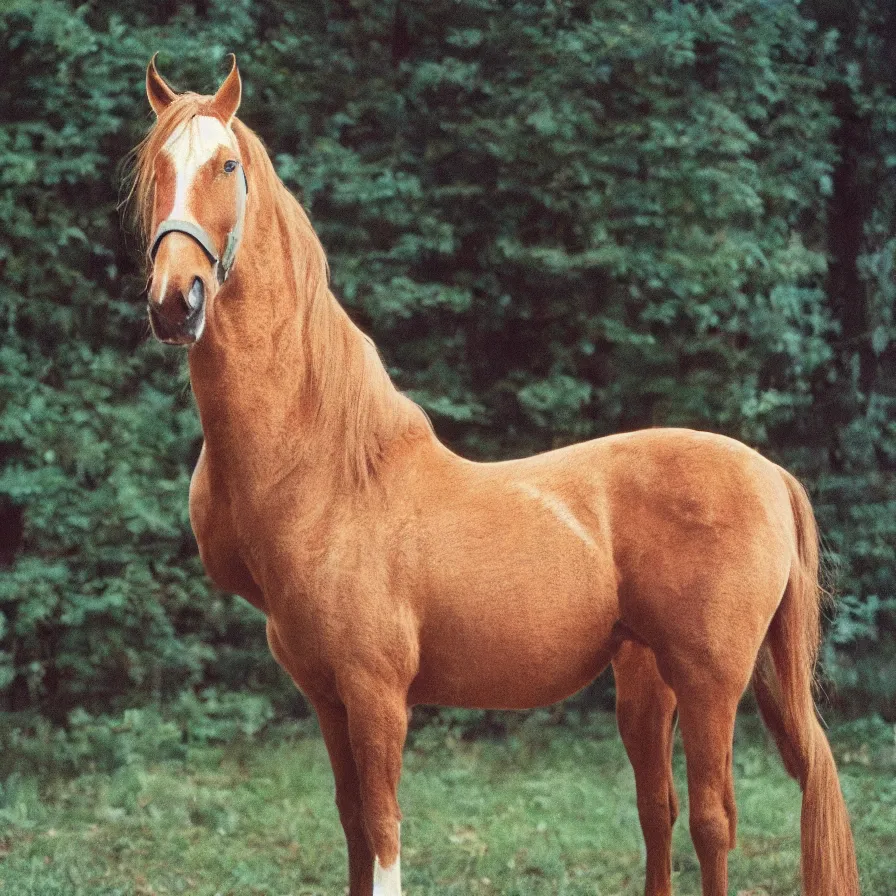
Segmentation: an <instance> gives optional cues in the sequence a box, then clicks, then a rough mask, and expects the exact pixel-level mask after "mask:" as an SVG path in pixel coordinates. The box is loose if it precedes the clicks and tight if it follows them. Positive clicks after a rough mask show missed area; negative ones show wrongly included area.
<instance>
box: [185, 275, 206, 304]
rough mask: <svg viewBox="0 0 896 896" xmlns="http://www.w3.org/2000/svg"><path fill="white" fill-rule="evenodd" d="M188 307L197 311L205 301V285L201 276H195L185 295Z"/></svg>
mask: <svg viewBox="0 0 896 896" xmlns="http://www.w3.org/2000/svg"><path fill="white" fill-rule="evenodd" d="M185 299H186V303H187V307H188V308H189V309H190V310H191V311H197V310H198V309H200V308H201V307H202V305H203V304H204V302H205V286H204V285H203V283H202V280H200V279H199V277H194V278H193V285H192V286H191V287H190V291H189V292H188V293H187V295H186V296H185Z"/></svg>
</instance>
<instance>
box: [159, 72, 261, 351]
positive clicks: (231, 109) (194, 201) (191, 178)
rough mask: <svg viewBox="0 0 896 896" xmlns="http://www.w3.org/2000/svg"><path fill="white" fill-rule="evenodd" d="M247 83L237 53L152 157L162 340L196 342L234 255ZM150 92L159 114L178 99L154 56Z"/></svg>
mask: <svg viewBox="0 0 896 896" xmlns="http://www.w3.org/2000/svg"><path fill="white" fill-rule="evenodd" d="M241 89H242V88H241V83H240V74H239V71H238V70H237V66H236V57H234V59H233V67H232V68H231V70H230V74H229V75H228V76H227V78H226V79H225V81H224V83H223V84H222V85H221V87H220V88H219V89H218V92H217V93H216V94H215V95H214V97H210V98H209V99H208V101H207V102H205V103H203V105H202V106H201V107H200V111H199V113H198V114H195V115H193V116H191V117H189V118H185V119H183V120H182V121H180V122H179V124H178V125H177V126H176V127H174V128H173V130H172V131H171V134H170V136H168V138H167V139H166V140H165V142H164V144H163V145H162V147H161V150H160V151H159V152H157V153H156V154H155V156H154V158H153V162H152V164H153V166H154V170H153V182H154V185H155V187H154V191H153V195H152V199H151V202H152V212H151V227H150V230H149V234H150V239H151V243H150V246H149V251H150V259H151V261H152V276H151V282H150V286H149V319H150V323H151V324H152V329H153V333H155V335H156V337H157V338H158V339H160V340H161V341H162V342H168V343H173V344H177V345H191V344H192V343H194V342H196V340H197V339H199V337H200V336H201V335H202V331H203V329H204V327H205V315H206V305H207V303H208V302H210V301H212V299H213V298H214V295H215V293H216V292H217V291H218V290H219V289H220V288H221V286H222V284H223V283H224V281H225V280H226V278H227V276H228V274H229V273H230V270H231V268H232V266H233V263H234V261H235V258H236V251H237V248H238V246H239V241H240V236H241V234H242V230H243V224H244V219H245V214H246V194H247V186H248V185H247V180H246V175H245V172H244V171H243V166H242V159H241V157H240V150H239V146H238V143H237V140H236V137H235V136H234V133H233V130H232V129H231V123H232V121H233V117H234V115H236V111H237V108H238V107H239V104H240V94H241ZM146 94H147V96H148V97H149V102H150V105H151V106H152V108H153V111H154V112H155V113H156V116H158V117H159V118H162V116H164V115H165V110H166V109H168V107H169V106H170V105H171V104H172V103H174V102H175V101H176V99H177V94H175V93H174V91H173V90H172V89H171V88H170V87H169V86H168V85H167V84H166V83H165V81H164V80H162V78H161V76H160V75H159V73H158V71H157V70H156V66H155V57H153V58H152V60H151V61H150V63H149V68H148V69H147V71H146ZM160 123H161V122H160Z"/></svg>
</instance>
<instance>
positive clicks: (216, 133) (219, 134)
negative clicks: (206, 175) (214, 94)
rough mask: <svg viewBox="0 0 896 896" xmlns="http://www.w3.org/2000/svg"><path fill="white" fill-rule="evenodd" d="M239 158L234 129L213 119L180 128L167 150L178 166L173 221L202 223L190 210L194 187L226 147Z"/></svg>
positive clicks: (200, 117) (205, 117)
mask: <svg viewBox="0 0 896 896" xmlns="http://www.w3.org/2000/svg"><path fill="white" fill-rule="evenodd" d="M222 146H226V147H227V148H228V149H230V150H232V151H233V153H234V155H236V152H237V151H236V141H235V139H234V136H233V132H232V131H231V130H230V128H226V127H224V125H223V124H222V123H221V120H220V119H218V118H215V117H214V116H212V115H197V116H196V117H195V118H191V119H190V120H189V121H185V122H184V123H183V124H182V125H180V127H178V128H176V129H175V130H174V132H173V133H172V134H171V136H170V137H169V138H168V140H167V141H166V142H165V146H164V147H163V149H164V151H165V152H166V153H167V154H168V157H169V158H170V159H171V162H172V164H173V165H174V172H175V177H176V180H175V185H174V208H172V209H171V213H170V214H169V216H168V217H169V218H176V219H177V220H179V221H191V222H192V223H194V224H198V223H199V222H198V221H197V220H196V216H195V215H194V214H193V213H192V212H191V211H190V209H189V207H188V198H189V194H190V185H191V184H192V183H193V180H194V179H195V177H196V174H197V172H198V171H199V169H200V168H201V167H202V166H203V165H204V164H205V163H206V162H207V161H208V160H209V159H211V158H212V156H214V155H215V153H216V152H217V151H218V150H219V149H220V148H221V147H222Z"/></svg>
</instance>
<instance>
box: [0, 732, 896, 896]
mask: <svg viewBox="0 0 896 896" xmlns="http://www.w3.org/2000/svg"><path fill="white" fill-rule="evenodd" d="M832 740H833V741H834V743H835V748H836V750H837V753H838V759H839V761H840V765H841V770H842V781H843V787H844V791H845V793H846V798H847V802H848V803H849V805H850V807H851V810H852V813H853V818H854V823H855V832H856V839H857V843H858V849H859V863H860V866H861V871H862V878H863V884H864V887H863V893H864V894H865V896H884V894H893V893H896V883H894V877H893V872H894V870H896V867H894V865H893V857H894V856H896V778H894V771H896V750H894V746H893V741H892V732H888V731H887V729H886V727H885V726H884V725H883V723H877V724H876V725H872V726H871V727H870V728H869V727H868V726H865V727H862V726H861V725H859V726H856V725H853V726H852V727H851V728H849V727H846V728H841V729H839V730H837V731H835V732H834V733H833V734H832ZM676 752H677V754H680V752H681V751H680V745H679V748H678V749H677V751H676ZM7 758H8V757H7ZM735 769H736V777H737V796H738V804H739V808H740V828H739V834H740V842H739V846H738V849H737V850H735V851H734V852H733V853H732V856H731V892H732V893H735V894H750V896H760V894H768V896H785V894H797V893H798V892H799V887H798V874H797V868H798V848H799V843H798V831H799V794H798V790H797V787H796V785H795V784H794V783H793V782H791V781H790V779H788V778H787V777H786V775H785V774H784V772H783V770H782V767H781V764H780V762H779V761H778V760H777V757H776V755H774V753H773V750H772V748H771V747H770V745H769V744H768V742H767V740H766V739H765V738H764V736H763V735H762V734H761V732H760V731H759V729H758V728H757V725H756V723H755V720H751V719H749V718H748V719H746V720H745V721H744V722H743V723H741V724H740V727H739V729H738V736H737V742H736V748H735ZM676 775H677V780H678V781H679V792H680V793H681V794H682V795H683V796H684V785H683V781H684V777H683V766H682V763H681V761H680V758H679V756H677V758H676ZM401 800H402V806H403V809H404V815H405V822H404V824H403V827H402V834H403V841H404V850H403V856H402V859H403V866H404V884H405V891H406V892H407V893H408V894H409V896H423V894H440V896H447V894H457V896H460V894H508V896H523V894H526V896H535V894H557V896H560V894H562V896H574V894H585V893H588V894H595V893H601V894H640V893H641V891H642V890H641V888H642V886H643V883H642V880H643V878H642V846H641V839H640V833H639V829H638V821H637V815H636V811H635V800H634V782H633V778H632V774H631V772H630V770H629V767H628V764H627V761H626V759H625V755H624V753H623V750H622V748H621V745H620V743H619V740H618V738H617V737H616V735H615V731H614V728H613V723H612V719H610V718H609V717H603V716H599V717H597V718H596V719H595V720H593V721H592V723H590V724H589V725H588V726H580V727H578V728H576V729H573V730H565V729H557V728H553V727H550V726H547V725H545V724H543V723H540V722H538V721H537V720H535V721H533V722H532V723H531V724H530V723H525V724H523V725H521V726H519V727H518V729H517V730H516V732H515V733H513V734H512V735H511V736H509V737H505V738H502V739H501V740H484V741H483V740H479V741H473V742H467V741H464V740H461V739H458V738H457V737H456V736H455V735H454V734H452V733H451V732H450V731H446V730H445V729H432V728H430V729H424V730H422V731H421V732H418V733H417V734H416V736H415V737H414V739H413V741H412V742H411V743H410V744H409V747H408V750H407V753H406V764H405V775H404V780H403V783H402V789H401ZM683 804H684V806H683V808H684V809H686V805H687V803H686V799H683ZM674 865H675V886H676V893H678V894H681V896H684V894H695V893H698V892H699V873H698V866H697V862H696V858H695V856H694V853H693V849H692V847H691V843H690V839H689V837H688V834H687V821H686V817H683V818H682V820H681V821H680V822H679V824H678V825H677V828H676V832H675V846H674ZM344 886H345V877H344V846H343V841H342V832H341V829H340V828H339V824H338V821H337V817H336V812H335V809H334V808H333V805H332V785H331V779H330V771H329V767H328V764H327V759H326V754H325V751H324V748H323V745H322V743H321V741H320V740H319V739H318V738H317V737H316V736H314V735H313V733H312V734H301V733H297V734H294V735H292V736H290V737H287V738H284V737H283V736H279V737H276V738H267V739H263V738H262V739H254V740H251V741H250V740H242V741H239V742H236V743H234V744H232V745H230V746H228V747H223V748H212V747H202V748H191V749H190V750H189V753H188V755H187V757H186V759H184V760H179V761H167V762H153V761H152V760H145V759H144V760H135V761H133V762H131V763H130V764H127V765H125V766H123V767H119V768H118V769H116V770H114V771H112V772H111V773H108V774H100V773H97V772H94V773H84V774H81V775H79V776H77V777H74V778H72V777H70V776H60V775H55V776H54V775H53V774H52V773H51V772H46V771H45V772H44V773H43V774H42V775H41V776H40V777H35V776H29V775H23V774H14V775H12V776H11V777H10V778H9V779H8V780H7V781H6V783H5V785H4V786H3V789H2V790H0V894H6V893H9V894H15V896H80V894H110V896H111V894H136V896H141V894H142V896H148V894H169V893H171V894H174V893H189V894H197V896H205V894H207V896H214V894H222V896H224V894H234V896H237V894H238V896H257V894H266V896H285V894H295V896H312V894H334V893H342V892H343V890H344Z"/></svg>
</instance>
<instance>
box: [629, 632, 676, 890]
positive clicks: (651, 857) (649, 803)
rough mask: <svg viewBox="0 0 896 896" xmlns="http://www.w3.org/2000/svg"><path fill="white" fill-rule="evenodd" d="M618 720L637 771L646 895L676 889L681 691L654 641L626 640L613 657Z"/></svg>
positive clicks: (636, 782)
mask: <svg viewBox="0 0 896 896" xmlns="http://www.w3.org/2000/svg"><path fill="white" fill-rule="evenodd" d="M613 673H614V675H615V677H616V720H617V723H618V725H619V733H620V735H621V736H622V742H623V743H624V744H625V749H626V752H627V753H628V758H629V760H630V761H631V764H632V768H633V769H634V772H635V787H636V789H637V794H638V818H639V819H640V822H641V830H642V832H643V834H644V844H645V846H646V849H647V871H646V877H645V885H644V892H645V894H646V896H670V894H671V893H672V867H671V866H672V826H673V825H674V824H675V819H676V818H677V817H678V799H677V797H676V795H675V784H674V782H673V780H672V739H673V734H674V723H675V705H676V701H675V694H674V693H673V691H672V689H671V688H670V687H669V686H668V685H667V684H666V683H665V682H664V681H663V679H662V678H661V677H660V673H659V670H658V669H657V665H656V657H655V656H654V654H653V651H652V650H650V648H648V647H644V646H642V645H640V644H637V643H636V642H634V641H624V642H623V643H622V646H621V647H620V648H619V650H618V651H617V652H616V655H615V657H614V658H613Z"/></svg>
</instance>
